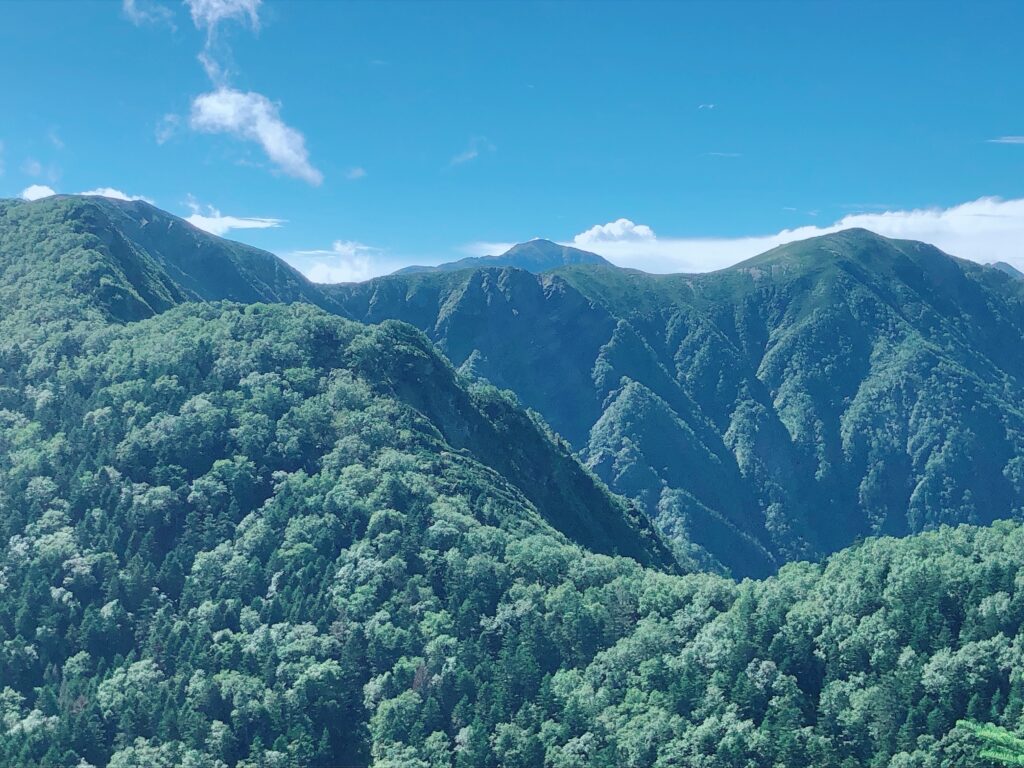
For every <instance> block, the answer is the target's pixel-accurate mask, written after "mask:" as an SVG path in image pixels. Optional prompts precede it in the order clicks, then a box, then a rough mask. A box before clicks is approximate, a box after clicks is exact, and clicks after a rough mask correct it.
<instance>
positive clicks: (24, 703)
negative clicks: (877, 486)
mask: <svg viewBox="0 0 1024 768" xmlns="http://www.w3.org/2000/svg"><path fill="white" fill-rule="evenodd" d="M140 222H144V223H140ZM172 237H173V243H172V244H168V242H169V241H168V238H172ZM188 249H192V250H188ZM196 253H202V254H203V258H202V259H199V258H198V256H196ZM189 254H191V255H189ZM580 269H584V270H586V269H597V268H589V267H588V268H580ZM609 269H610V268H609ZM208 273H212V274H217V275H218V279H217V280H216V281H211V282H209V283H206V282H204V279H203V276H204V275H205V274H208ZM455 274H458V273H455ZM511 274H513V275H514V276H515V275H522V276H523V277H525V278H526V279H530V280H534V278H533V277H532V276H530V275H528V274H527V273H511ZM584 274H589V273H584ZM510 279H521V278H519V277H514V278H510ZM1007 279H1008V278H1007ZM984 280H988V277H987V276H986V277H985V278H984ZM999 285H1003V284H1002V283H1000V284H999ZM794 290H795V289H794ZM999 290H1000V291H1005V295H1006V296H1010V297H1012V293H1011V289H1009V288H1005V287H1002V288H999ZM0 300H2V301H3V306H4V312H3V314H2V316H0V360H2V365H0V424H2V427H0V442H2V444H3V449H2V450H0V509H2V511H3V514H2V515H0V529H2V530H0V541H2V542H3V544H2V550H0V717H2V719H3V727H2V729H0V764H4V765H46V766H80V765H92V766H105V765H111V766H119V767H120V768H126V767H128V766H137V767H139V768H141V767H142V766H155V767H157V768H163V767H164V766H166V768H171V766H179V765H184V766H190V767H192V768H206V767H210V768H213V767H215V766H216V767H223V766H246V767H251V768H256V766H268V767H275V768H276V767H278V766H280V767H282V768H283V767H285V766H287V767H289V768H292V767H294V768H299V767H300V766H303V767H304V766H322V767H323V768H326V767H327V766H368V765H373V766H374V767H375V768H385V767H387V768H442V767H443V768H478V767H493V768H499V766H500V767H501V768H527V767H533V766H549V767H550V768H584V767H587V768H589V767H590V766H607V767H608V768H612V767H614V768H619V767H620V766H630V767H631V768H641V767H645V766H658V767H659V768H669V767H670V766H671V767H673V768H684V767H685V768H690V767H691V766H699V767H701V768H718V767H722V768H724V767H726V766H729V767H733V766H736V767H743V768H761V767H762V766H779V767H780V768H781V767H785V768H799V767H802V766H806V767H807V768H810V766H825V767H828V768H831V767H835V768H854V767H857V766H871V767H872V768H876V767H877V768H952V766H957V767H958V768H980V767H981V766H988V765H991V764H992V763H991V761H990V760H988V759H987V758H985V757H982V756H980V754H979V744H980V739H979V735H978V733H977V732H976V731H975V730H972V729H971V728H970V727H968V726H966V725H958V723H959V721H961V720H963V719H965V718H967V719H971V720H975V721H985V722H993V723H996V724H1000V725H1004V726H1007V727H1009V728H1010V729H1016V727H1017V725H1018V723H1020V721H1021V719H1022V718H1024V679H1022V677H1021V670H1022V669H1024V631H1022V624H1024V576H1021V573H1022V566H1024V527H1022V526H1021V525H1020V524H1019V523H1017V522H1012V521H1006V522H997V523H995V524H994V525H991V526H988V527H976V526H967V525H959V526H955V527H950V526H945V525H941V526H940V525H939V524H940V523H942V522H944V521H946V520H951V521H954V522H959V521H961V520H962V519H964V518H963V517H962V516H961V512H960V511H958V510H960V509H961V507H962V504H963V493H962V492H960V491H958V490H957V488H959V486H954V487H953V489H952V490H949V491H948V492H947V493H946V494H945V496H944V495H943V494H942V493H938V492H937V493H936V495H935V496H934V498H932V497H929V498H926V499H924V500H922V501H921V504H922V505H923V506H922V507H921V508H922V509H923V510H925V511H926V512H927V514H928V515H930V517H929V518H928V521H927V522H928V525H929V526H930V527H934V528H936V530H933V531H931V532H927V533H924V534H920V535H916V536H910V537H907V538H902V539H897V538H874V539H869V540H866V541H863V542H860V543H857V544H855V545H854V546H851V547H849V548H847V549H844V550H843V551H841V552H839V553H837V554H834V555H832V556H831V557H829V558H828V559H826V560H824V561H823V562H821V563H810V562H793V563H789V564H786V565H783V566H782V567H781V569H779V570H778V572H777V573H774V574H773V575H771V576H768V577H766V578H763V579H761V580H749V579H747V580H743V581H737V580H734V579H732V578H729V577H728V576H725V575H722V574H721V573H714V572H711V573H709V572H702V570H701V569H702V566H704V565H707V564H708V561H709V560H711V559H712V558H711V556H710V555H708V553H707V552H706V551H704V552H702V551H699V548H685V547H682V546H680V544H679V542H678V541H676V542H674V543H673V544H672V545H671V546H670V545H667V544H666V543H665V542H664V541H663V537H662V536H661V535H660V534H659V533H658V532H657V530H656V529H655V527H654V526H652V525H651V523H650V522H649V521H648V519H647V518H646V517H645V516H644V514H643V513H642V510H640V509H638V508H637V506H636V505H635V504H634V503H633V502H630V501H627V500H625V499H623V498H621V497H618V496H615V495H613V494H612V493H610V492H609V491H608V490H607V488H606V487H605V486H604V485H603V484H602V482H601V481H600V480H599V479H597V478H596V477H595V476H594V475H593V474H590V473H589V472H588V471H587V470H586V469H585V468H584V467H583V466H582V465H581V464H580V463H579V462H578V461H577V460H576V458H575V457H574V456H573V454H572V452H571V450H570V446H569V445H568V444H567V443H566V442H565V441H564V440H562V439H561V438H559V437H558V436H557V435H555V434H554V433H552V432H551V430H550V429H549V428H548V427H547V425H546V424H545V423H544V422H543V421H542V420H541V419H540V417H538V416H537V415H536V414H531V413H529V412H527V411H524V410H523V409H522V408H521V407H520V406H519V405H518V404H517V401H516V398H515V397H514V396H513V395H512V394H510V393H507V392H502V391H500V390H498V389H496V388H495V387H493V386H490V385H489V384H486V383H483V382H481V381H480V379H479V377H478V376H473V375H470V372H468V371H467V372H464V374H459V373H458V372H457V371H456V370H455V369H454V368H453V367H452V365H451V364H450V363H449V362H448V361H447V360H446V359H445V358H444V357H442V356H441V354H440V353H439V352H438V351H437V349H435V347H434V345H433V344H432V342H431V341H430V339H428V338H427V337H426V336H425V335H424V334H423V333H421V332H419V331H417V330H416V329H414V328H413V327H411V326H409V325H406V324H403V323H399V322H393V321H391V322H385V323H382V324H380V325H377V326H365V325H361V324H359V323H356V322H352V321H351V320H347V319H344V318H343V317H340V316H339V315H343V314H352V312H351V309H350V308H348V307H347V306H346V305H345V303H344V302H342V301H341V300H340V299H339V298H338V297H337V296H336V295H331V294H328V293H325V292H322V291H320V290H319V289H317V288H316V287H315V286H312V285H311V284H308V283H306V282H305V281H304V279H303V278H302V277H301V275H298V274H297V273H294V272H293V271H292V270H290V269H289V268H287V267H286V266H285V265H283V264H281V263H279V262H277V261H275V260H274V259H273V257H270V256H269V254H263V253H262V252H258V251H254V250H253V249H246V248H244V247H243V246H238V245H234V244H229V243H226V242H225V241H220V240H218V239H216V238H212V237H208V236H206V235H202V234H201V233H198V232H197V231H195V230H192V229H190V228H188V225H186V224H185V223H184V222H181V221H180V220H177V219H174V218H173V217H171V216H169V215H167V214H163V213H161V212H159V211H156V210H155V209H152V208H151V207H149V206H146V205H145V204H142V203H134V204H119V203H114V202H111V201H102V200H94V199H87V198H51V199H47V200H43V201H39V202H36V203H20V202H12V201H4V202H0ZM1000 301H1004V304H1001V305H999V306H998V307H997V308H999V311H1003V308H1004V307H1009V306H1011V304H1010V303H1008V302H1010V301H1011V299H1010V298H1006V299H1005V300H1004V299H1000ZM898 306H906V305H905V304H904V305H898ZM993 311H994V310H993ZM822 343H823V344H824V343H825V342H824V341H823V342H822ZM993 344H994V342H993ZM993 349H994V347H993ZM812 353H813V354H817V353H815V352H813V350H811V351H808V352H807V354H812ZM780 354H781V353H780ZM1005 354H1006V356H1007V357H1006V359H1007V360H1008V359H1009V355H1010V352H1009V351H1008V350H1007V351H1006V352H1005ZM992 355H993V356H994V355H995V352H994V351H993V352H992ZM1009 365H1010V363H1009V362H1005V361H1004V362H1003V367H1004V369H1005V368H1007V367H1008V366H1009ZM994 375H995V374H990V373H977V374H972V376H974V378H971V377H967V376H966V375H965V378H964V380H965V381H967V380H971V381H973V380H975V379H977V380H984V381H988V380H989V379H987V378H985V377H986V376H994ZM1005 386H1006V391H1007V392H1008V393H1012V392H1014V391H1015V390H1014V389H1013V387H1014V386H1015V385H1014V383H1013V382H1012V381H1009V380H1007V381H1006V383H1005ZM964 397H966V395H965V396H964ZM1007 397H1009V395H1007ZM956 402H958V401H957V400H956V399H954V398H951V399H950V400H949V402H948V403H947V406H944V407H948V408H951V409H953V410H952V411H951V412H950V415H949V419H953V418H954V417H955V416H957V414H959V415H960V416H961V417H962V419H961V421H962V422H963V423H965V424H968V425H969V424H973V423H982V422H977V421H972V419H981V418H983V417H982V416H975V415H973V413H969V410H970V409H969V406H963V407H962V409H961V411H957V410H956V409H955V407H954V406H955V403H956ZM987 407H989V406H982V407H981V410H984V409H985V408H987ZM926 416H927V414H922V418H925V417H926ZM984 418H986V419H989V421H984V422H983V423H986V424H990V423H994V422H993V421H992V420H993V419H996V417H995V416H992V415H989V416H984ZM1005 418H1006V419H1009V418H1010V417H1009V416H1007V417H1005ZM1014 418H1015V417H1014ZM996 420H997V419H996ZM969 428H970V427H969V426H968V427H964V429H969ZM936 429H937V430H938V431H937V434H938V433H939V432H941V430H939V429H938V427H937V428H936ZM950 450H952V448H951V449H950ZM936 471H938V470H936ZM693 479H694V482H695V483H696V482H698V481H699V478H698V477H694V478H693ZM964 482H967V481H964ZM957 493H960V495H957ZM950 499H951V500H952V502H951V503H954V507H951V508H948V507H944V506H942V503H943V502H944V501H945V500H950ZM823 503H824V502H823ZM955 504H960V505H961V506H955ZM976 504H977V506H976V508H975V512H974V513H973V514H974V515H975V517H977V518H979V519H988V518H989V517H991V516H995V514H996V513H992V512H989V511H986V509H985V508H984V506H983V505H982V504H981V503H980V501H979V502H976ZM968 517H969V516H968ZM920 527H925V526H924V525H923V524H922V526H920ZM900 532H901V533H902V532H905V531H900ZM712 565H713V566H715V567H717V564H716V563H712Z"/></svg>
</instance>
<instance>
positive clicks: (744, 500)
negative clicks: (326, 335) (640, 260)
mask: <svg viewBox="0 0 1024 768" xmlns="http://www.w3.org/2000/svg"><path fill="white" fill-rule="evenodd" d="M331 293H332V296H334V297H335V298H336V299H337V300H338V301H339V302H341V303H342V304H343V305H344V306H345V308H346V309H347V310H348V311H349V312H350V313H351V314H352V316H353V317H356V318H359V319H362V320H366V321H369V322H378V321H380V320H382V319H385V318H388V317H396V318H400V319H403V320H405V321H407V322H411V323H413V324H414V325H416V326H417V327H419V328H421V329H422V330H424V331H425V332H426V333H427V334H428V335H429V336H430V337H431V338H432V339H434V341H435V342H436V343H438V344H439V346H440V347H441V349H442V350H443V351H444V352H445V354H446V355H447V356H448V357H449V358H450V359H451V360H452V362H453V363H454V364H455V365H456V366H461V367H462V369H463V370H464V371H465V372H467V373H472V374H474V375H478V376H481V377H483V378H486V379H487V380H489V381H491V382H493V383H494V384H496V385H497V386H499V387H505V388H508V389H511V390H512V391H514V392H516V394H517V395H518V396H519V397H520V399H521V400H522V401H523V403H524V404H525V405H527V406H529V407H531V408H534V409H536V410H537V411H538V412H539V413H541V415H542V416H543V417H544V418H545V419H546V420H547V421H548V422H549V423H550V424H551V425H552V427H553V428H554V429H555V430H557V431H558V432H559V433H561V434H562V435H564V436H565V437H566V438H567V439H568V440H569V442H570V443H571V444H572V445H573V447H574V448H575V449H576V450H577V451H578V453H579V454H580V456H581V457H582V458H583V459H584V460H585V461H586V462H587V463H588V464H589V465H590V466H591V467H592V468H593V469H594V470H595V471H596V472H597V473H598V475H599V476H600V477H602V478H603V479H604V480H605V481H606V482H607V483H608V484H609V485H610V486H611V487H612V488H613V489H614V490H617V491H619V492H621V493H624V494H626V495H628V496H631V497H633V498H636V499H637V500H638V501H640V502H641V504H642V505H643V506H644V508H645V509H646V510H647V512H648V514H650V515H651V516H652V518H653V519H655V520H657V521H658V524H659V525H660V527H661V528H662V530H663V531H666V532H667V533H669V534H670V536H672V537H673V538H674V539H675V540H676V542H677V543H678V544H679V545H680V546H682V547H683V548H685V549H687V550H688V551H692V548H693V547H696V548H697V550H702V551H704V552H706V553H708V554H710V556H711V557H712V558H713V559H715V560H717V561H719V562H722V563H725V564H726V565H728V566H729V567H731V568H733V569H734V570H736V571H737V572H739V573H754V574H756V573H764V572H766V571H768V570H771V569H773V568H775V567H777V565H778V564H779V563H782V562H785V561H787V560H791V559H794V558H801V557H817V556H820V555H821V554H823V553H827V552H831V551H835V550H836V549H839V548H841V547H843V546H845V545H847V544H849V543H851V542H852V541H854V540H855V539H856V538H857V537H859V536H864V535H871V534H877V533H890V534H898V535H904V534H907V533H911V532H914V531H920V530H925V529H928V528H931V527H934V526H935V525H937V524H939V523H942V522H987V521H990V520H993V519H996V518H1000V517H1016V516H1020V515H1021V514H1022V508H1024V495H1022V494H1024V479H1022V478H1024V475H1022V474H1021V471H1022V470H1021V463H1020V462H1021V460H1020V459H1019V458H1018V457H1019V456H1020V455H1021V450H1022V448H1024V442H1022V440H1024V437H1022V436H1024V420H1022V411H1021V409H1020V407H1019V403H1020V402H1021V394H1022V384H1024V378H1022V377H1024V356H1022V355H1021V352H1020V339H1021V337H1022V333H1024V302H1022V297H1024V289H1022V287H1021V284H1020V283H1019V281H1016V280H1014V279H1012V278H1011V277H1009V276H1008V275H1005V274H1003V273H1001V272H999V271H997V270H991V269H987V268H984V267H982V266H980V265H977V264H973V263H971V262H966V261H962V260H959V259H955V258H953V257H951V256H948V255H947V254H944V253H942V252H941V251H939V250H938V249H936V248H933V247H931V246H928V245H925V244H923V243H915V242H908V241H895V240H889V239H886V238H883V237H880V236H878V235H875V234H873V233H870V232H867V231H865V230H848V231H844V232H840V233H837V234H834V235H827V236H824V237H820V238H815V239H812V240H807V241H803V242H799V243H793V244H790V245H786V246H781V247H779V248H776V249H773V250H772V251H769V252H767V253H765V254H762V255H760V256H758V257H755V258H753V259H750V260H748V261H745V262H743V263H741V264H738V265H736V266H734V267H731V268H729V269H724V270H720V271H718V272H714V273H709V274H700V275H648V274H644V273H640V272H635V271H631V270H619V269H612V268H604V267H600V266H590V265H574V266H568V267H565V268H562V269H558V270H555V271H552V272H548V273H545V274H543V275H538V276H532V275H526V274H524V273H522V272H517V271H515V270H507V269H506V270H497V269H481V270H477V271H472V272H461V273H458V274H457V275H411V276H401V275H399V276H391V277H386V278H379V279H377V280H372V281H369V282H367V283H364V284H361V285H354V286H345V287H339V288H337V289H333V290H332V291H331Z"/></svg>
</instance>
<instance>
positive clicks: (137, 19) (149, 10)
mask: <svg viewBox="0 0 1024 768" xmlns="http://www.w3.org/2000/svg"><path fill="white" fill-rule="evenodd" d="M121 12H122V13H123V14H124V17H125V18H126V19H128V21H130V22H131V23H132V24H134V25H135V26H137V27H141V26H144V25H146V24H166V25H168V26H169V27H170V28H171V29H174V28H175V26H174V11H172V10H171V9H170V8H168V7H167V6H165V5H162V4H161V3H158V2H155V0H122V3H121Z"/></svg>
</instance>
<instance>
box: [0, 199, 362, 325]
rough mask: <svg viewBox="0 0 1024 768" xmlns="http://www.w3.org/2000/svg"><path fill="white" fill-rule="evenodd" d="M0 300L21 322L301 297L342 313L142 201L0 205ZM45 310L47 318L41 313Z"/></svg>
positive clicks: (317, 294) (258, 259) (264, 262)
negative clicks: (186, 304)
mask: <svg viewBox="0 0 1024 768" xmlns="http://www.w3.org/2000/svg"><path fill="white" fill-rule="evenodd" d="M0 290H2V294H0V301H2V303H3V306H4V309H5V311H6V313H8V316H9V314H10V313H14V312H17V313H19V315H20V316H21V317H22V319H23V321H24V323H25V324H26V325H28V324H31V323H47V322H48V321H50V320H58V321H59V320H62V319H70V318H80V317H101V318H104V319H112V320H118V321H127V320H138V319H141V318H144V317H149V316H151V315H153V314H155V313H158V312H162V311H164V310H166V309H168V308H170V307H172V306H175V305H177V304H181V303H183V302H186V301H197V300H216V299H230V300H232V301H242V302H247V303H251V302H257V301H267V302H279V301H284V302H290V301H305V302H309V303H311V304H316V305H319V306H321V307H324V308H325V309H328V310H330V311H332V312H334V313H336V314H344V311H343V310H342V309H341V308H340V307H338V306H337V305H336V304H335V303H334V302H333V301H332V300H331V299H330V298H328V297H326V296H325V295H324V294H323V292H322V291H320V289H319V288H318V287H317V286H315V285H314V284H313V283H310V282H309V281H308V280H306V278H305V277H303V276H302V275H301V274H300V273H299V272H297V271H296V270H295V269H293V268H291V267H290V266H288V265H287V264H285V263H284V262H283V261H281V260H280V259H279V258H277V257H276V256H274V255H273V254H272V253H267V252H266V251H261V250H259V249H258V248H252V247H250V246H247V245H242V244H241V243H235V242H232V241H230V240H224V239H222V238H219V237H215V236H213V235H210V234H208V233H206V232H203V231H201V230H199V229H196V228H195V227H193V226H192V225H191V224H189V223H187V222H185V221H183V220H182V219H180V218H178V217H177V216H172V215H171V214H169V213H166V212H164V211H161V210H160V209H159V208H156V207H154V206H152V205H150V204H149V203H145V202H142V201H132V202H125V201H121V200H112V199H109V198H104V197H81V196H54V197H49V198H45V199H43V200H39V201H37V202H35V203H28V202H25V201H22V200H2V199H0ZM46 311H50V312H51V315H49V316H48V315H46V314H45V312H46Z"/></svg>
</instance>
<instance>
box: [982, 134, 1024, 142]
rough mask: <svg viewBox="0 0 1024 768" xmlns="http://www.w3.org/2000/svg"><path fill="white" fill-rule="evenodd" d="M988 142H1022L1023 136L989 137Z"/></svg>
mask: <svg viewBox="0 0 1024 768" xmlns="http://www.w3.org/2000/svg"><path fill="white" fill-rule="evenodd" d="M988 143H989V144H1024V136H1000V137H999V138H998V139H989V140H988Z"/></svg>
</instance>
